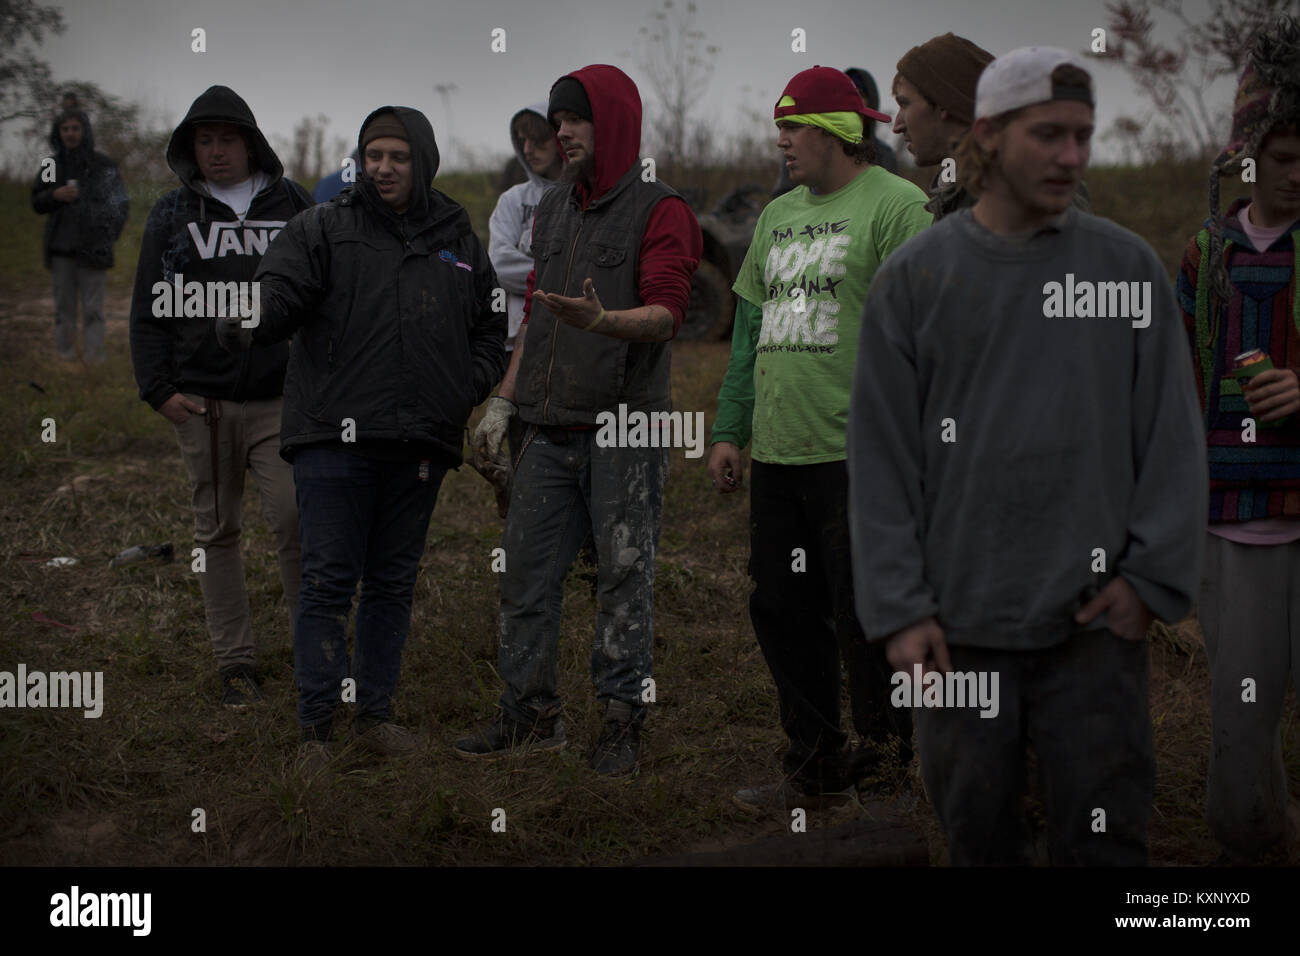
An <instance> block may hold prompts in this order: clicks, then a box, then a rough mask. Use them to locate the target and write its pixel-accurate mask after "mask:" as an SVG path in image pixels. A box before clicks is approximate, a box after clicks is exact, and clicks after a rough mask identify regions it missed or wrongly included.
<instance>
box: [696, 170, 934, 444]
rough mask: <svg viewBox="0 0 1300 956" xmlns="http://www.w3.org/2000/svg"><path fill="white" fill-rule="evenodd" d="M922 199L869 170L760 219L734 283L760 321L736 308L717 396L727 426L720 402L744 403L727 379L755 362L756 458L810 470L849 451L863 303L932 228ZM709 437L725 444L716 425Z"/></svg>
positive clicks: (793, 198) (778, 202)
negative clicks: (904, 250) (901, 253)
mask: <svg viewBox="0 0 1300 956" xmlns="http://www.w3.org/2000/svg"><path fill="white" fill-rule="evenodd" d="M925 203H926V195H925V193H924V192H922V191H921V189H919V188H918V187H917V186H914V185H913V184H912V183H910V182H908V181H907V180H905V179H902V178H900V177H898V176H895V175H894V174H892V173H890V172H888V171H887V170H885V169H883V168H882V167H880V166H872V167H870V168H869V169H867V170H866V171H865V172H863V173H861V174H859V175H858V176H857V177H856V178H855V179H854V180H853V181H852V182H850V183H849V184H848V185H846V186H844V187H842V188H841V189H838V190H836V191H835V192H833V193H828V194H826V195H824V196H819V195H815V194H813V193H812V192H811V191H810V190H809V189H808V188H807V187H806V186H798V187H796V188H795V189H793V190H791V191H790V192H788V193H786V194H785V195H783V196H779V197H778V198H776V199H774V200H772V202H770V203H768V205H767V207H766V208H765V209H764V210H763V213H762V215H761V216H759V219H758V225H757V226H756V227H755V229H754V241H753V242H752V243H751V244H750V247H749V252H748V254H747V255H746V256H745V261H744V263H742V264H741V267H740V273H739V274H738V275H737V277H736V282H735V285H734V286H733V287H732V288H733V289H735V292H736V295H737V296H739V297H740V298H742V299H745V300H747V301H748V302H750V303H752V304H753V305H754V306H756V307H758V308H760V309H761V310H762V316H761V325H759V327H758V328H757V329H755V328H753V327H752V324H753V323H754V322H755V321H760V320H758V317H757V313H756V312H755V310H754V309H745V308H743V307H742V308H738V309H737V312H736V321H737V328H736V331H735V334H734V335H733V340H732V350H731V362H730V365H729V368H728V374H727V380H728V381H727V383H726V384H724V386H723V389H722V392H721V394H720V395H719V396H718V406H719V407H718V420H719V423H722V422H723V421H724V420H726V419H728V418H729V417H732V418H734V417H735V415H733V414H731V412H733V411H735V409H728V408H726V407H724V406H725V405H726V404H727V402H728V400H729V398H733V399H734V398H740V396H739V395H735V396H729V395H728V390H729V386H731V387H734V386H735V385H740V384H741V383H742V382H743V381H744V379H746V378H748V376H744V366H745V365H746V364H750V363H752V367H753V373H752V379H749V380H750V381H752V382H753V389H754V406H753V407H754V412H753V440H754V448H753V456H754V458H756V459H757V460H758V461H763V462H768V463H770V464H781V465H811V464H817V463H819V462H824V461H839V460H842V459H843V458H844V457H845V450H844V434H845V429H846V427H847V425H848V416H849V391H850V388H851V386H852V384H853V366H854V361H855V359H856V356H857V349H858V326H859V323H860V321H861V317H862V304H863V302H865V301H866V298H867V290H868V289H869V288H870V286H871V279H872V277H873V276H874V275H875V273H876V269H878V268H879V267H880V263H881V262H883V261H884V259H885V257H886V256H887V255H889V253H891V252H893V251H894V250H895V249H897V248H898V247H899V246H901V245H902V244H903V243H904V242H906V241H907V240H908V239H909V238H911V237H912V236H914V235H915V234H916V233H918V232H920V231H921V230H922V229H924V228H926V227H927V226H928V225H930V222H931V218H932V217H931V215H930V213H928V212H927V211H926V209H925ZM746 315H748V316H750V317H752V318H748V319H747V318H745V316H746ZM868 319H869V317H868ZM742 323H743V324H744V325H746V326H750V327H748V328H741V327H740V326H741V324H742ZM738 424H739V423H738ZM747 431H748V429H745V428H743V427H741V428H739V429H738V433H739V434H742V435H743V434H744V433H745V432H747ZM713 440H714V441H719V440H724V436H721V435H720V432H719V430H718V429H716V428H715V430H714V436H713ZM725 440H729V441H730V440H733V439H732V438H731V437H725ZM738 444H743V442H738Z"/></svg>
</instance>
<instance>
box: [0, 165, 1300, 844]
mask: <svg viewBox="0 0 1300 956" xmlns="http://www.w3.org/2000/svg"><path fill="white" fill-rule="evenodd" d="M439 185H440V186H441V187H442V188H443V189H444V190H445V191H447V192H449V193H450V194H452V195H453V196H456V197H457V198H461V199H463V201H464V202H465V203H466V205H467V208H469V209H470V212H471V216H472V218H473V219H474V222H475V225H476V228H478V229H480V230H482V229H483V227H484V226H485V224H486V218H487V214H488V213H489V212H490V210H491V204H492V202H493V201H494V193H493V192H492V189H491V183H490V180H489V178H488V177H477V178H475V177H465V178H464V179H463V180H459V179H456V178H454V177H450V176H449V177H446V178H445V180H440V181H439ZM685 185H690V184H685ZM1089 185H1090V187H1091V190H1092V195H1093V197H1094V205H1095V208H1096V210H1097V211H1098V212H1099V213H1101V214H1104V215H1109V216H1111V217H1113V218H1115V219H1117V220H1118V221H1119V222H1121V223H1122V224H1124V225H1127V226H1129V227H1130V228H1134V229H1136V230H1137V231H1139V232H1141V233H1142V234H1143V235H1145V236H1146V237H1147V238H1148V239H1149V240H1150V241H1151V242H1152V244H1153V245H1154V246H1155V247H1156V249H1157V250H1158V251H1159V252H1160V254H1161V257H1162V259H1163V261H1164V262H1165V263H1166V265H1167V266H1168V267H1169V268H1170V271H1171V273H1172V271H1173V269H1174V268H1175V266H1176V264H1177V259H1178V256H1179V255H1180V254H1181V250H1182V247H1183V243H1184V242H1185V241H1186V237H1187V235H1189V234H1190V232H1191V231H1192V230H1193V229H1194V228H1195V227H1196V225H1197V223H1198V222H1199V220H1200V218H1202V217H1203V215H1204V210H1203V207H1204V198H1203V197H1204V176H1203V175H1202V174H1201V173H1200V172H1199V171H1198V169H1196V168H1172V169H1165V170H1137V171H1133V170H1128V171H1125V170H1105V169H1098V170H1094V171H1093V172H1092V173H1091V174H1090V175H1089ZM709 188H710V189H714V188H715V187H713V186H709ZM161 191H162V190H159V189H152V190H150V189H137V190H135V191H133V194H132V198H133V202H134V205H133V216H132V220H131V222H130V224H129V225H128V227H127V234H126V237H125V239H124V241H123V242H121V243H119V245H118V252H119V261H118V265H117V267H116V269H115V270H114V272H113V275H112V277H111V280H110V286H109V294H108V299H107V313H108V317H109V336H108V342H109V354H110V358H109V361H108V362H107V363H105V364H103V365H100V366H92V367H87V366H83V365H80V364H68V365H65V364H61V363H57V362H56V361H55V360H54V359H53V348H52V322H51V318H50V317H51V314H52V311H53V303H52V299H51V295H50V292H49V290H48V283H47V274H46V273H45V272H44V270H43V269H42V268H41V265H40V253H39V235H40V233H39V228H40V225H41V222H40V219H39V217H37V216H36V215H35V214H33V213H31V212H30V209H29V208H28V207H27V206H26V197H25V193H26V187H25V186H22V185H17V186H13V185H11V186H5V187H3V188H2V189H0V199H3V202H2V203H0V252H3V253H4V254H3V256H2V257H0V263H2V265H0V482H2V483H3V485H2V486H3V489H4V495H3V499H2V500H0V522H2V526H3V528H4V534H3V537H2V540H0V568H2V569H3V571H2V573H0V670H13V669H15V668H16V666H17V663H18V662H20V661H21V662H24V663H25V664H26V665H27V667H28V668H29V669H31V670H44V671H53V670H89V671H103V672H104V675H105V697H106V703H105V706H104V712H103V716H102V717H100V718H99V719H96V720H87V719H84V718H83V717H82V716H81V714H80V711H68V710H53V709H51V710H8V709H6V710H3V711H0V864H15V863H34V864H90V863H93V864H124V865H146V864H208V863H218V864H228V863H249V864H281V863H293V864H360V863H369V864H457V865H475V864H516V863H553V864H566V865H600V864H619V863H628V862H633V861H636V860H639V859H643V858H646V857H649V856H653V855H657V854H677V853H682V852H688V851H692V850H705V849H715V848H722V847H728V846H734V845H737V844H741V843H747V842H750V841H753V840H755V839H758V838H760V837H763V836H767V835H774V834H778V833H781V832H785V831H786V829H787V827H788V822H789V821H788V820H787V819H783V818H781V817H778V816H773V817H771V818H767V819H758V820H755V819H753V818H750V817H748V816H746V815H744V814H743V813H741V812H740V811H738V810H736V809H734V808H733V807H732V805H731V804H730V802H729V796H730V794H731V793H732V792H733V791H734V790H735V789H736V788H737V787H740V786H745V785H750V784H753V783H758V782H764V781H767V780H771V779H774V778H775V775H776V773H777V768H778V766H779V763H778V761H779V755H780V753H781V750H782V744H783V739H782V735H781V733H780V731H779V729H778V723H777V711H776V703H775V696H774V693H773V690H772V686H771V680H770V677H769V676H768V673H767V669H766V667H765V665H764V663H763V660H762V657H761V655H760V653H759V651H758V649H757V646H756V644H755V642H754V639H753V635H752V632H751V629H750V626H749V623H748V618H747V612H746V600H747V596H748V591H749V587H748V579H747V577H746V574H745V562H746V558H747V552H748V543H747V530H746V529H747V501H746V497H745V496H744V495H735V496H729V497H727V498H720V497H718V496H717V495H716V494H714V493H713V492H712V490H711V489H710V487H709V483H708V480H707V477H706V474H705V470H704V462H703V460H702V459H697V460H690V459H685V458H684V457H682V455H681V453H680V452H675V453H674V456H673V459H672V465H671V475H670V478H669V482H668V486H667V493H666V502H665V515H664V523H663V535H662V546H661V551H660V554H659V559H658V564H657V582H656V583H657V588H656V601H657V610H656V661H655V677H656V680H657V694H658V699H657V703H656V705H655V706H654V708H653V712H652V715H651V719H650V722H649V724H648V725H647V732H646V737H645V748H644V758H643V762H642V769H641V772H640V774H639V775H638V776H636V777H634V778H632V779H630V780H618V781H616V780H606V779H601V778H597V777H596V776H595V775H594V774H592V773H591V772H590V771H589V770H587V769H586V767H585V755H586V752H587V750H588V748H589V747H590V745H591V743H592V742H593V741H594V738H595V736H596V734H597V733H598V731H599V713H598V711H597V707H596V704H595V702H594V700H593V699H592V691H591V683H590V676H589V672H588V659H589V652H588V645H589V641H590V635H591V627H592V621H593V619H594V614H595V605H594V601H593V599H592V598H591V596H590V592H589V591H588V589H587V588H586V587H584V586H582V585H581V584H580V583H574V584H573V586H570V587H569V588H568V589H567V591H566V599H565V605H564V627H563V633H562V641H561V653H560V667H559V676H560V687H561V693H562V696H563V698H564V701H565V707H566V714H565V716H566V722H567V724H568V726H569V728H570V732H569V737H570V746H571V750H570V751H569V752H568V753H565V754H561V755H546V756H542V757H539V758H536V759H532V760H526V761H515V762H505V763H502V764H493V765H488V766H480V765H478V764H474V763H468V762H464V761H461V760H458V759H456V757H455V756H454V755H453V753H452V750H451V746H450V741H451V740H452V739H453V738H454V737H455V736H457V735H459V734H461V733H463V732H464V731H465V730H467V729H468V728H470V727H471V726H473V725H474V724H475V723H476V722H477V721H479V720H482V719H484V718H486V717H489V716H491V714H492V712H493V710H494V707H495V701H496V698H497V695H498V693H499V690H500V683H499V680H498V678H497V677H496V674H495V672H494V669H495V661H496V638H497V623H496V621H497V587H496V581H495V577H494V575H493V573H492V572H491V570H490V561H491V556H490V553H491V550H492V549H493V548H494V547H496V546H497V545H498V544H499V541H500V533H501V522H500V520H498V519H497V518H496V516H495V515H496V512H495V508H494V507H493V503H492V496H491V493H490V490H489V488H488V486H487V484H486V483H485V482H484V481H483V480H482V479H481V478H479V477H478V476H477V475H476V474H475V473H474V472H472V471H471V470H470V469H468V468H464V469H461V471H460V472H458V473H452V474H450V475H449V476H448V478H447V480H446V482H445V484H444V486H443V490H442V493H441V495H440V499H439V503H438V507H437V510H436V511H435V513H434V517H433V522H432V524H431V526H430V529H429V540H428V548H427V550H426V553H425V557H424V559H423V561H422V565H421V574H420V577H419V582H418V584H417V587H416V599H415V608H414V614H413V622H412V629H411V635H410V639H409V641H408V643H407V647H406V651H405V655H404V660H403V671H402V680H401V683H400V685H399V689H398V696H397V700H396V702H395V703H396V712H397V715H398V717H399V719H400V720H401V721H402V722H404V723H406V724H407V725H409V726H412V727H414V728H416V729H417V730H418V731H419V733H420V734H421V735H422V736H423V739H424V745H423V749H422V750H421V752H420V753H419V754H418V755H417V756H416V757H414V758H411V759H409V760H406V761H403V762H401V763H389V764H386V763H382V762H377V761H371V760H349V761H347V762H345V764H344V765H343V767H342V768H341V769H340V770H339V772H337V773H334V774H330V775H328V776H326V777H325V778H323V779H322V781H321V782H319V783H318V784H316V785H314V786H313V787H311V788H310V789H304V788H303V787H302V786H301V785H300V784H298V783H296V782H295V781H294V779H293V778H292V777H291V775H289V774H288V773H287V770H286V764H287V761H289V760H290V759H291V758H292V755H293V753H294V749H295V747H296V743H297V726H296V719H295V710H294V707H295V691H294V686H293V659H292V650H291V648H290V646H289V643H288V638H287V624H286V621H287V618H286V614H287V609H286V608H285V606H284V601H283V596H282V594H281V589H280V586H279V582H278V580H277V574H276V570H275V559H274V553H273V546H272V542H271V539H270V535H269V533H268V531H267V528H266V526H265V524H264V522H263V521H262V520H261V518H260V516H259V515H258V514H257V508H256V505H255V496H254V495H251V494H250V496H249V497H248V498H246V500H245V508H244V517H245V545H244V555H245V564H246V576H247V580H248V582H249V588H250V600H251V604H252V608H253V615H254V632H255V634H256V635H257V636H258V640H259V646H260V654H261V659H260V670H261V674H262V677H263V686H264V689H265V692H266V695H267V704H266V706H264V707H262V708H260V709H259V710H257V711H255V712H252V713H249V714H246V715H235V714H229V713H227V712H225V711H223V710H222V709H221V708H220V707H218V706H217V703H216V702H217V697H218V686H217V679H216V674H215V668H214V666H213V661H212V654H211V650H210V648H209V645H208V639H207V633H206V628H205V625H204V620H203V608H202V599H201V596H200V593H199V589H198V585H197V582H196V580H195V576H194V574H193V573H191V572H190V570H189V564H188V561H177V562H176V563H173V564H167V565H145V564H138V565H129V566H127V567H124V568H121V569H116V570H114V569H112V568H110V567H109V559H110V558H111V557H112V556H113V555H114V554H116V553H117V552H118V551H120V550H122V549H124V548H126V547H128V546H130V545H134V544H146V543H157V542H171V543H172V544H173V545H174V546H175V547H176V550H177V552H178V554H185V555H187V554H188V553H189V548H190V547H191V540H192V534H193V531H192V519H191V515H190V509H189V486H188V480H187V479H186V477H185V474H184V468H183V466H182V464H181V461H180V456H179V454H178V450H177V446H176V440H175V437H174V435H173V432H172V428H171V426H170V425H168V424H167V423H166V422H165V421H164V420H163V419H162V418H161V417H159V416H158V415H156V414H155V413H153V412H152V411H150V410H149V408H148V407H147V406H146V405H144V404H143V403H142V402H140V401H139V400H138V398H137V397H136V392H135V385H134V381H133V378H132V374H131V367H130V359H129V354H128V349H127V339H126V314H127V308H128V304H129V303H128V298H129V289H130V280H131V276H132V274H133V272H134V261H133V254H132V252H133V250H134V249H135V248H138V242H139V236H140V232H141V229H142V225H143V222H144V219H145V215H146V213H147V209H148V205H149V202H150V198H151V197H153V196H156V195H158V194H159V193H160V192H161ZM715 198H716V197H715ZM480 235H483V236H485V235H486V233H485V231H481V232H480ZM727 354H728V346H727V344H726V343H692V344H689V345H684V346H681V347H678V348H676V349H675V350H674V366H673V383H674V384H673V389H674V402H675V404H676V405H677V406H678V407H680V408H684V409H702V410H704V411H705V412H706V417H707V418H708V420H709V421H708V424H709V425H711V424H712V416H713V411H714V408H715V403H716V395H717V390H718V386H719V384H720V382H721V380H722V375H723V372H724V369H725V366H726V361H727ZM46 418H53V419H54V420H55V422H56V423H57V441H56V442H54V443H52V444H47V443H44V442H42V441H41V430H42V429H41V422H42V420H43V419H46ZM250 490H251V489H250ZM53 557H73V558H76V559H77V562H78V563H77V564H76V565H74V566H72V567H49V566H47V564H46V562H47V561H49V559H51V558H53ZM37 618H41V620H38V619H37ZM49 620H53V621H57V622H59V623H61V624H64V625H69V626H70V627H72V628H75V630H71V629H68V628H65V627H60V626H58V625H57V624H53V623H48V621H49ZM1152 663H1153V683H1152V715H1153V719H1154V724H1155V735H1156V736H1155V740H1156V748H1157V759H1158V764H1157V770H1158V779H1157V789H1156V802H1155V815H1154V818H1153V821H1152V829H1151V846H1152V857H1153V862H1156V863H1160V864H1174V865H1200V864H1204V863H1207V862H1209V861H1211V860H1212V859H1213V858H1214V857H1215V855H1216V854H1217V847H1216V846H1215V845H1214V843H1213V841H1212V839H1211V837H1210V834H1209V832H1208V829H1207V827H1206V826H1205V824H1204V822H1203V820H1202V806H1203V801H1204V784H1205V773H1206V764H1207V759H1208V752H1209V711H1208V687H1209V681H1208V676H1207V671H1206V663H1205V654H1204V650H1203V648H1202V646H1201V640H1200V634H1199V630H1198V628H1197V626H1196V624H1195V623H1194V622H1185V623H1183V624H1181V625H1179V626H1177V627H1175V628H1173V629H1172V630H1169V631H1161V632H1160V633H1159V634H1157V636H1156V638H1155V639H1154V640H1153V641H1152ZM846 713H847V707H846ZM1298 716H1300V715H1298V714H1297V708H1296V706H1295V703H1294V700H1293V701H1292V702H1291V703H1290V705H1289V707H1288V710H1287V714H1286V718H1285V720H1284V725H1283V746H1284V747H1285V748H1286V751H1287V753H1288V755H1289V756H1288V760H1289V762H1288V772H1289V775H1290V780H1291V785H1292V791H1293V793H1296V792H1300V720H1298V719H1297V717H1298ZM918 781H919V777H918V775H917V770H916V767H915V766H913V767H912V768H910V772H909V774H908V775H907V779H906V782H905V783H904V784H902V785H901V786H895V787H893V788H892V789H890V788H885V789H884V790H883V792H881V793H879V794H877V796H879V797H881V798H883V799H884V800H886V801H891V800H892V801H893V805H894V808H895V810H896V811H897V812H898V813H900V814H901V815H902V818H903V819H904V820H905V822H906V823H908V824H909V825H910V826H911V827H912V828H913V829H915V830H916V831H917V832H918V833H920V834H921V835H922V836H923V837H924V838H925V840H926V841H927V844H928V848H929V855H930V859H931V861H932V862H934V863H941V862H943V860H944V853H945V849H944V841H943V838H942V834H941V832H940V830H939V827H938V825H937V822H936V820H935V818H934V816H933V813H932V812H931V811H930V809H929V807H928V806H927V805H926V803H925V802H924V800H914V799H910V795H911V794H914V793H917V792H919V783H918ZM894 798H897V799H896V800H895V799H894ZM197 808H201V809H203V810H204V811H205V814H206V820H207V829H206V832H203V833H196V832H194V831H193V830H192V827H191V823H192V820H193V811H194V810H195V809H197ZM497 808H500V809H503V810H505V812H506V819H507V831H506V833H504V834H501V833H494V832H493V831H492V829H491V826H490V824H491V821H492V812H493V810H495V809H497ZM865 812H867V808H864V807H861V806H849V807H847V808H843V809H841V810H839V811H836V812H834V813H830V814H823V815H813V816H811V817H810V825H812V826H820V825H828V824H832V823H840V822H845V821H847V820H850V819H853V818H855V817H856V816H858V815H861V814H863V813H865ZM1292 862H1300V860H1294V859H1293V861H1292Z"/></svg>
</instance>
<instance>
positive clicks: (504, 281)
mask: <svg viewBox="0 0 1300 956" xmlns="http://www.w3.org/2000/svg"><path fill="white" fill-rule="evenodd" d="M520 195H521V194H520V193H519V192H517V191H512V190H507V191H506V192H504V193H502V194H501V198H500V199H498V200H497V204H496V207H495V208H494V209H493V210H492V218H491V219H489V220H488V254H489V256H491V259H492V268H493V269H495V270H496V274H497V281H498V282H499V283H501V288H503V289H505V290H506V291H507V292H509V293H510V294H511V295H523V294H524V293H525V292H526V289H525V286H526V285H527V283H528V273H530V272H532V271H533V257H532V256H531V255H529V254H528V253H527V252H524V251H522V250H521V249H520V248H519V246H520V243H521V242H522V241H523V240H524V239H525V238H527V239H528V242H529V243H531V242H532V232H533V227H532V223H529V224H528V230H527V231H528V236H527V237H525V236H524V229H523V227H522V225H521V224H520V222H519V215H520V212H521V208H522V207H521V203H520ZM525 245H526V244H525Z"/></svg>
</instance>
